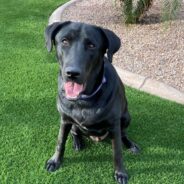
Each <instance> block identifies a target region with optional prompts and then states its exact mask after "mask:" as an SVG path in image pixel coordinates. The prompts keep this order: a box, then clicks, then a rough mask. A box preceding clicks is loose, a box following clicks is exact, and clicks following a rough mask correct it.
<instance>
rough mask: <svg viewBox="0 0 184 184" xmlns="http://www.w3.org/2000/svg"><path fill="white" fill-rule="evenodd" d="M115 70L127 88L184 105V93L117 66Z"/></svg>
mask: <svg viewBox="0 0 184 184" xmlns="http://www.w3.org/2000/svg"><path fill="white" fill-rule="evenodd" d="M115 69H116V71H117V72H118V74H119V76H120V78H121V80H122V81H123V83H124V84H126V85H127V86H130V87H133V88H135V89H138V90H140V91H144V92H147V93H150V94H152V95H156V96H159V97H161V98H164V99H167V100H170V101H174V102H177V103H180V104H184V93H183V92H180V91H179V90H177V89H175V88H173V87H171V86H169V85H167V84H164V83H162V82H159V81H156V80H154V79H150V78H148V77H144V76H141V75H138V74H134V73H132V72H129V71H126V70H122V69H121V68H119V67H117V66H115Z"/></svg>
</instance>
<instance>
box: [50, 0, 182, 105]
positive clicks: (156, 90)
mask: <svg viewBox="0 0 184 184" xmlns="http://www.w3.org/2000/svg"><path fill="white" fill-rule="evenodd" d="M79 1H81V0H71V1H69V2H67V3H65V4H64V5H61V6H60V7H58V8H57V9H56V10H54V11H53V13H52V14H51V16H50V17H49V24H52V23H53V22H59V21H61V16H62V14H63V12H64V10H65V9H66V8H68V7H69V6H70V5H72V4H74V3H76V2H79ZM114 67H115V69H116V71H117V72H118V74H119V76H120V78H121V80H122V81H123V83H124V84H126V85H127V86H130V87H132V88H135V89H138V90H141V91H144V92H147V93H150V94H152V95H156V96H159V97H161V98H164V99H167V100H170V101H174V102H177V103H180V104H184V93H183V92H181V91H179V90H177V89H175V88H173V87H171V86H169V85H166V84H164V83H162V82H159V81H156V80H154V79H150V78H149V77H144V76H141V75H138V74H134V73H132V72H129V71H126V70H122V69H121V68H119V67H117V66H114Z"/></svg>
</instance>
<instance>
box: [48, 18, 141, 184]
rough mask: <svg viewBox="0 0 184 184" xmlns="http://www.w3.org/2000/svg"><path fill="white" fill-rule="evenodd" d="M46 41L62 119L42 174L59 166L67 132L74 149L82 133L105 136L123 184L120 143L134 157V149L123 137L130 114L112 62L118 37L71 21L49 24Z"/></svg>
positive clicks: (119, 181)
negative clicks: (55, 64)
mask: <svg viewBox="0 0 184 184" xmlns="http://www.w3.org/2000/svg"><path fill="white" fill-rule="evenodd" d="M45 39H46V46H47V49H48V51H49V52H50V51H51V50H52V46H53V44H54V45H55V47H56V51H57V52H56V53H57V58H58V61H59V64H60V72H59V78H58V90H59V94H58V103H57V107H58V110H59V112H60V114H61V119H62V122H61V127H60V131H59V135H58V143H57V146H56V150H55V153H54V155H53V156H52V157H51V159H50V160H48V161H47V164H46V168H47V170H48V171H50V172H52V171H55V170H57V169H58V168H59V166H60V164H61V162H62V160H63V157H64V150H65V143H66V140H67V136H68V134H69V132H71V134H72V137H73V141H74V148H75V149H76V150H80V149H82V148H83V139H82V137H83V135H85V136H89V137H91V138H92V139H93V140H96V141H100V140H103V139H105V138H106V137H110V138H111V140H112V147H113V153H114V166H115V179H116V180H117V181H118V183H121V184H125V183H127V180H128V177H127V174H126V172H125V168H124V167H123V163H122V142H123V143H124V145H125V146H126V147H127V148H129V149H130V150H131V151H132V152H134V153H137V152H138V151H139V148H138V147H137V146H136V144H134V143H133V142H132V141H130V140H129V139H128V138H127V136H126V134H125V129H126V128H127V127H128V125H129V122H130V115H129V112H128V109H127V100H126V97H125V91H124V86H123V84H122V82H121V80H120V78H119V76H118V75H117V73H116V71H115V69H114V67H113V66H112V64H111V63H112V56H113V54H114V53H115V52H116V51H117V50H118V49H119V48H120V39H119V38H118V37H117V36H116V35H115V34H114V33H113V32H112V31H110V30H107V29H102V28H100V27H97V26H92V25H88V24H83V23H76V22H70V21H68V22H63V23H61V22H55V23H53V24H52V25H49V26H48V27H47V28H46V30H45ZM105 54H107V57H105V56H104V55H105Z"/></svg>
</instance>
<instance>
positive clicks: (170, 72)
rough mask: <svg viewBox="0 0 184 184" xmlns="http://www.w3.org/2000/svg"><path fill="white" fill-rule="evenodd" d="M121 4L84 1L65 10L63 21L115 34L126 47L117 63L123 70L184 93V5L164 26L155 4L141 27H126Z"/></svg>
mask: <svg viewBox="0 0 184 184" xmlns="http://www.w3.org/2000/svg"><path fill="white" fill-rule="evenodd" d="M117 1H118V0H116V1H115V0H88V1H86V0H82V1H80V2H77V3H76V4H74V5H72V6H70V7H69V8H68V9H66V10H65V12H64V14H63V16H62V20H63V21H64V20H73V21H80V22H86V23H90V24H96V25H99V26H102V27H105V28H108V29H111V30H113V31H114V32H115V33H116V34H117V35H118V36H119V37H120V38H121V40H122V47H121V49H120V50H119V51H118V53H117V54H115V56H114V60H113V63H114V65H116V66H119V67H120V68H122V69H125V70H128V71H131V72H134V73H137V74H141V75H143V76H146V77H150V78H152V79H156V80H159V81H161V82H164V83H166V84H169V85H171V86H173V87H175V88H176V89H178V90H180V91H182V92H184V3H183V4H182V8H181V10H180V12H179V13H178V16H177V18H176V19H175V20H174V21H170V22H169V23H168V22H167V23H166V22H161V21H160V20H161V18H160V12H161V8H160V7H161V6H162V5H161V2H160V0H155V1H154V4H153V6H152V8H151V9H150V11H149V12H147V14H146V16H145V17H144V18H143V20H142V22H141V24H137V25H130V26H125V25H124V23H123V18H122V12H121V9H120V6H119V4H118V3H117Z"/></svg>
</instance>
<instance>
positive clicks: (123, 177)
mask: <svg viewBox="0 0 184 184" xmlns="http://www.w3.org/2000/svg"><path fill="white" fill-rule="evenodd" d="M115 124H116V127H115V129H114V131H113V134H112V149H113V156H114V167H115V176H114V177H115V179H116V181H117V182H118V183H120V184H127V183H128V176H127V173H126V171H125V169H124V166H123V160H122V142H121V130H120V121H117V122H115Z"/></svg>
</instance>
